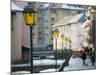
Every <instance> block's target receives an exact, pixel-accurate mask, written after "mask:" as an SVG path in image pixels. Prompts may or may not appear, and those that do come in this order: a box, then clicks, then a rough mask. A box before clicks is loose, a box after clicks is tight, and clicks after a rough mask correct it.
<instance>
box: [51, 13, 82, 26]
mask: <svg viewBox="0 0 100 75" xmlns="http://www.w3.org/2000/svg"><path fill="white" fill-rule="evenodd" d="M82 16H83V13H81V14H76V15H75V16H67V17H65V18H63V19H62V20H60V21H59V22H57V23H56V24H54V25H53V26H52V27H60V26H65V25H68V24H75V23H77V22H78V21H79V20H80V18H81V17H82Z"/></svg>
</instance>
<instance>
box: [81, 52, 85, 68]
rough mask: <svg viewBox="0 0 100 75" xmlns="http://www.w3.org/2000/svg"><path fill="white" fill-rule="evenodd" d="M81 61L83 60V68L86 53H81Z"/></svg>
mask: <svg viewBox="0 0 100 75" xmlns="http://www.w3.org/2000/svg"><path fill="white" fill-rule="evenodd" d="M82 60H83V66H85V65H86V61H85V60H86V53H85V52H83V53H82Z"/></svg>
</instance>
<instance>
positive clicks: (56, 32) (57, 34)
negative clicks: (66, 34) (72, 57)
mask: <svg viewBox="0 0 100 75" xmlns="http://www.w3.org/2000/svg"><path fill="white" fill-rule="evenodd" d="M53 36H54V38H55V50H56V66H55V67H56V72H57V38H58V36H59V31H58V29H55V30H54V31H53Z"/></svg>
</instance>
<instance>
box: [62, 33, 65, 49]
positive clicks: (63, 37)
mask: <svg viewBox="0 0 100 75" xmlns="http://www.w3.org/2000/svg"><path fill="white" fill-rule="evenodd" d="M64 39H65V36H64V34H62V35H61V40H62V50H64Z"/></svg>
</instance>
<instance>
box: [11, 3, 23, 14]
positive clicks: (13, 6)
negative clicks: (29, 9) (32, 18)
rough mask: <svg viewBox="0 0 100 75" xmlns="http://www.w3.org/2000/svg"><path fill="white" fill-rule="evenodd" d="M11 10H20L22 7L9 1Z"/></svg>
mask: <svg viewBox="0 0 100 75" xmlns="http://www.w3.org/2000/svg"><path fill="white" fill-rule="evenodd" d="M11 11H15V12H22V11H23V9H21V8H20V7H18V6H17V5H16V4H14V3H13V2H11Z"/></svg>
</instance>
